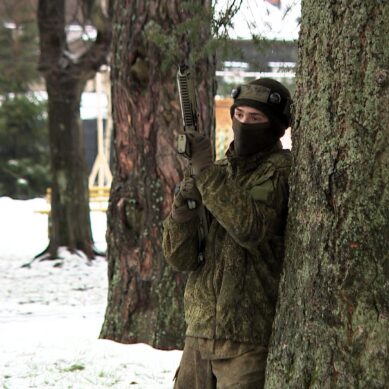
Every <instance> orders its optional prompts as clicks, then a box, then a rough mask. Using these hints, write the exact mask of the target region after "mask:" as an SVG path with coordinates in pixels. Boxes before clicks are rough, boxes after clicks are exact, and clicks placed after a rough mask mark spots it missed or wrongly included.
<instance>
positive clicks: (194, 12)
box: [144, 0, 242, 70]
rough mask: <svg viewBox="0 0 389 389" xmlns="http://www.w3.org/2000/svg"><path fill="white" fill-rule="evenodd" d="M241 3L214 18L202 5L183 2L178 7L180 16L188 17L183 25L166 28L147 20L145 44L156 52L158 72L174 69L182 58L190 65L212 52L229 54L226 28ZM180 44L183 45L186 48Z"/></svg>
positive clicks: (178, 24) (229, 47) (234, 4)
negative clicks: (181, 14) (147, 42)
mask: <svg viewBox="0 0 389 389" xmlns="http://www.w3.org/2000/svg"><path fill="white" fill-rule="evenodd" d="M241 3H242V1H241V0H234V1H232V2H231V4H230V5H229V6H227V8H225V9H224V10H223V11H222V12H220V13H219V15H215V14H214V12H215V11H214V8H213V7H210V8H209V9H207V8H206V7H204V5H202V4H198V3H194V2H193V1H183V2H181V4H180V6H181V9H182V12H185V13H187V14H188V15H190V16H188V17H187V18H185V20H184V21H183V22H181V23H176V24H171V26H169V27H166V25H164V26H162V25H161V24H158V23H157V22H156V21H155V20H150V21H149V22H148V23H147V24H146V26H145V29H144V34H145V38H146V40H148V41H149V42H151V43H153V44H155V46H156V47H157V48H158V49H159V50H160V53H161V56H162V58H161V68H162V70H167V69H169V68H170V67H171V66H175V65H176V64H177V63H180V62H181V61H182V59H183V58H186V60H187V61H188V62H189V64H191V65H193V64H195V63H196V62H197V61H198V60H199V59H201V58H204V57H205V56H207V55H213V54H215V53H216V49H219V50H220V48H221V52H224V53H225V52H229V50H231V49H232V46H231V45H230V38H229V35H228V28H229V27H231V20H232V18H233V16H234V15H235V14H236V12H237V11H238V10H239V7H240V5H241ZM183 42H186V45H187V46H186V47H185V44H184V45H183ZM183 47H185V48H183ZM183 51H186V52H183ZM188 55H189V58H188V57H187V56H188Z"/></svg>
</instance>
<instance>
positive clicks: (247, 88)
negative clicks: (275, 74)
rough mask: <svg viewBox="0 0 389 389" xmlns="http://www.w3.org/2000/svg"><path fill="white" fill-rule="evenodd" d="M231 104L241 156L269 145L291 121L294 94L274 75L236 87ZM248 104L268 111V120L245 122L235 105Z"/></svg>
mask: <svg viewBox="0 0 389 389" xmlns="http://www.w3.org/2000/svg"><path fill="white" fill-rule="evenodd" d="M232 97H233V98H234V104H233V105H232V106H231V118H232V119H233V120H232V129H233V131H234V150H235V154H236V155H237V156H239V157H247V156H250V155H252V154H256V153H258V152H261V151H265V150H266V149H269V148H270V147H271V146H272V145H274V144H275V143H276V142H277V141H278V140H279V139H280V138H281V137H282V136H283V135H284V133H285V129H286V128H287V127H288V126H289V125H290V121H291V117H290V104H291V97H290V93H289V91H288V89H287V88H285V87H284V86H283V85H282V84H281V83H279V82H278V81H275V80H272V79H270V78H263V79H258V80H255V81H252V82H250V83H249V84H247V85H242V86H241V87H238V88H237V89H236V90H234V91H233V94H232ZM238 106H248V107H252V108H256V109H258V110H259V111H261V112H262V113H264V114H265V115H266V116H267V118H268V119H269V121H268V122H267V123H252V124H251V123H250V124H248V123H241V122H240V121H239V120H237V119H236V118H235V117H234V112H235V108H236V107H238Z"/></svg>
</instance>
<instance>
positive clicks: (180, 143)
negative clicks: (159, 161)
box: [177, 64, 210, 262]
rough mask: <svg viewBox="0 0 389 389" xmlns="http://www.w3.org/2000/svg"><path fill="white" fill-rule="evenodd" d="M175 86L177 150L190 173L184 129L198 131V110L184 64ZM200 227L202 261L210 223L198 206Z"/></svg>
mask: <svg viewBox="0 0 389 389" xmlns="http://www.w3.org/2000/svg"><path fill="white" fill-rule="evenodd" d="M177 86H178V93H179V97H180V105H181V113H182V121H183V127H184V134H180V135H179V136H178V138H177V152H178V153H179V154H180V155H182V156H184V157H186V158H188V160H189V170H190V174H191V175H193V173H192V168H191V156H192V155H191V149H190V142H189V140H188V137H187V136H186V135H185V132H186V131H199V128H198V112H197V101H196V94H195V90H194V86H193V79H192V76H191V72H190V69H189V67H188V66H187V65H186V64H182V65H180V66H179V67H178V71H177ZM188 207H189V208H190V209H195V208H196V207H197V204H196V202H195V201H194V200H188ZM199 216H200V227H199V261H200V262H203V261H204V250H205V239H206V237H207V235H208V230H209V225H210V214H209V211H208V210H207V209H206V208H205V207H204V205H201V206H200V209H199Z"/></svg>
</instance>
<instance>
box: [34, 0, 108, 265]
mask: <svg viewBox="0 0 389 389" xmlns="http://www.w3.org/2000/svg"><path fill="white" fill-rule="evenodd" d="M91 4H92V2H90V1H89V2H88V1H87V0H85V1H82V0H80V8H82V9H83V10H84V11H87V10H89V11H90V12H91V10H92V6H91ZM87 14H88V12H87ZM84 16H85V15H84ZM89 17H90V14H89ZM65 19H66V15H65V0H50V1H49V0H40V1H39V5H38V25H39V32H40V49H41V57H40V63H39V70H40V71H41V72H42V73H43V75H44V77H45V81H46V89H47V93H48V106H49V109H48V116H49V138H50V162H51V172H52V185H51V215H50V229H49V239H50V243H49V247H48V252H49V256H50V258H55V257H56V256H57V251H58V248H59V247H60V246H65V247H67V248H68V249H69V250H70V251H76V250H80V251H83V252H84V253H85V254H86V255H87V257H88V258H93V257H94V255H95V252H94V248H93V239H92V232H91V224H90V217H89V193H88V181H87V180H88V174H87V170H86V165H85V159H84V147H83V136H82V128H81V120H80V101H81V93H82V91H83V89H84V85H85V82H86V80H87V79H89V78H92V77H93V76H94V74H95V72H96V71H97V70H98V69H99V67H100V65H102V64H103V63H105V62H106V57H107V54H108V49H109V44H110V35H111V34H110V29H109V25H108V27H107V24H108V23H107V22H106V23H105V24H104V25H102V24H101V25H100V27H101V26H103V28H104V29H103V30H98V34H97V38H96V41H95V42H94V43H93V44H91V45H90V47H89V48H88V49H86V50H85V51H84V52H83V53H82V54H81V55H79V53H75V55H73V56H72V53H70V52H69V49H68V47H67V41H66V32H65V27H66V20H65ZM86 19H87V18H86Z"/></svg>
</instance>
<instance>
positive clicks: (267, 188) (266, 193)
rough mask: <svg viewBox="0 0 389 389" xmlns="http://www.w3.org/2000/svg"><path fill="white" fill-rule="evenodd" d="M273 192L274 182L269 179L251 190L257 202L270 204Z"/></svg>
mask: <svg viewBox="0 0 389 389" xmlns="http://www.w3.org/2000/svg"><path fill="white" fill-rule="evenodd" d="M273 191H274V185H273V181H272V180H270V179H267V180H266V181H265V182H262V183H261V184H259V185H255V186H253V187H252V188H251V189H250V196H251V197H252V198H253V199H254V200H255V201H262V202H264V203H269V202H270V201H271V195H272V193H273Z"/></svg>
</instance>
